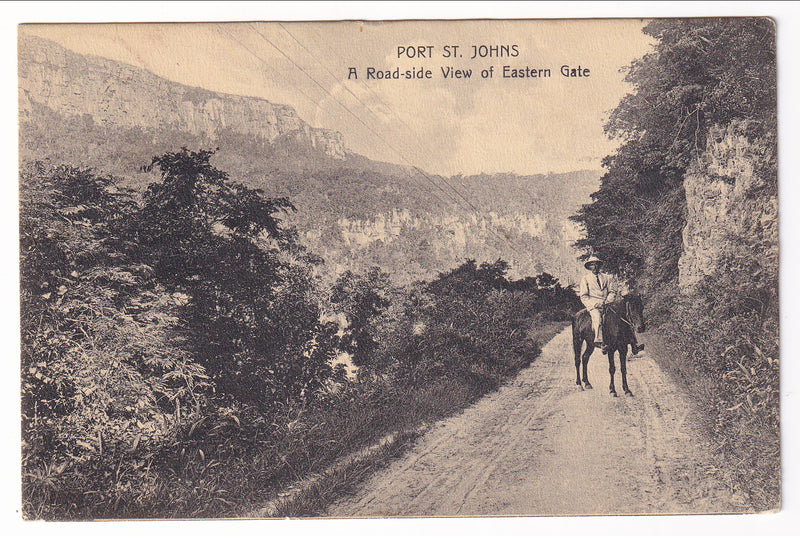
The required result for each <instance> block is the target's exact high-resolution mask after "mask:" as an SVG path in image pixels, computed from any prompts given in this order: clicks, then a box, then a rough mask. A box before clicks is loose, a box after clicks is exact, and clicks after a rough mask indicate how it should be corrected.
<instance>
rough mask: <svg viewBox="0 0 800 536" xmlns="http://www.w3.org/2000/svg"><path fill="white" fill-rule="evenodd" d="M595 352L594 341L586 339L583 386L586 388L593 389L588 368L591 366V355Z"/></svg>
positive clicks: (583, 359)
mask: <svg viewBox="0 0 800 536" xmlns="http://www.w3.org/2000/svg"><path fill="white" fill-rule="evenodd" d="M592 352H594V341H586V350H585V351H584V352H583V358H582V361H583V386H584V387H585V388H586V389H591V388H592V384H591V383H589V375H588V374H587V373H586V368H587V367H588V366H589V357H591V355H592Z"/></svg>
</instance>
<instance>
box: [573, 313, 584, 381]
mask: <svg viewBox="0 0 800 536" xmlns="http://www.w3.org/2000/svg"><path fill="white" fill-rule="evenodd" d="M581 346H583V340H582V339H581V336H580V333H577V332H576V330H575V324H574V322H573V324H572V350H573V352H574V353H575V378H576V379H575V384H576V385H577V386H578V387H580V388H581V390H583V386H581Z"/></svg>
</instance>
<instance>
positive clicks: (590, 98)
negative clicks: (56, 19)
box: [20, 19, 652, 175]
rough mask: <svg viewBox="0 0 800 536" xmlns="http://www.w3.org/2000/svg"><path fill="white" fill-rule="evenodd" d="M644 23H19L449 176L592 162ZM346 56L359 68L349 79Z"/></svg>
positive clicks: (644, 41) (603, 147) (610, 146)
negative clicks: (284, 109)
mask: <svg viewBox="0 0 800 536" xmlns="http://www.w3.org/2000/svg"><path fill="white" fill-rule="evenodd" d="M644 24H645V22H644V21H643V20H642V19H608V20H560V21H559V20H551V21H541V20H540V21H534V20H516V21H488V20H483V21H435V22H431V21H427V22H423V21H394V22H317V23H303V22H286V23H227V24H219V23H194V24H157V23H156V24H92V25H87V24H83V25H74V24H68V25H30V26H22V27H21V29H20V31H21V32H23V33H29V34H33V35H38V36H40V37H45V38H47V39H51V40H53V41H56V42H57V43H59V44H61V45H63V46H65V47H66V48H69V49H71V50H73V51H75V52H78V53H82V54H92V55H97V56H102V57H106V58H109V59H113V60H117V61H121V62H124V63H128V64H131V65H135V66H139V67H142V68H145V69H147V70H149V71H151V72H152V73H154V74H156V75H159V76H162V77H164V78H167V79H169V80H173V81H175V82H179V83H182V84H187V85H191V86H198V87H202V88H206V89H209V90H212V91H218V92H224V93H232V94H238V95H248V96H255V97H261V98H264V99H267V100H269V101H271V102H275V103H282V104H289V105H291V106H292V107H294V108H295V109H296V110H297V111H298V113H299V114H300V116H301V117H302V118H303V119H304V120H305V121H306V122H308V123H309V124H311V125H313V126H315V127H322V128H328V129H332V130H337V131H339V132H341V133H342V135H343V136H344V141H345V144H346V146H347V147H348V148H349V149H351V150H352V151H354V152H356V153H360V154H363V155H365V156H368V157H370V158H373V159H376V160H383V161H388V162H393V163H397V164H404V165H413V166H417V167H419V168H421V169H423V170H426V171H428V172H432V173H439V174H443V175H454V174H458V173H463V174H474V173H481V172H515V173H520V174H533V173H546V172H565V171H574V170H579V169H600V160H601V159H602V157H603V156H605V155H607V154H609V153H610V152H612V151H613V150H614V147H615V143H614V142H613V141H612V140H608V138H607V137H606V135H605V134H604V132H603V124H604V122H605V118H606V117H607V114H608V112H609V111H610V110H612V109H613V108H614V107H615V106H616V105H617V103H618V102H619V100H620V99H621V98H622V97H623V95H624V94H625V93H626V92H629V91H630V90H631V88H630V87H629V86H628V84H626V83H625V82H624V81H623V78H624V72H622V69H623V68H624V67H625V66H627V65H629V64H630V62H631V61H633V60H635V59H636V58H638V57H641V56H642V55H643V54H645V53H647V52H648V50H650V48H651V45H652V41H651V40H650V39H649V38H648V37H647V36H645V35H644V34H643V33H642V32H641V29H642V27H643V26H644ZM454 45H455V46H458V47H459V48H458V51H457V52H456V53H455V54H454V53H453V49H452V48H450V49H449V50H450V57H444V55H445V54H446V53H447V52H446V49H445V48H444V47H445V46H448V47H452V46H454ZM473 45H475V46H478V47H480V46H481V45H483V46H485V47H492V46H497V47H500V46H502V45H506V46H507V47H508V50H509V52H511V53H513V51H514V50H516V54H515V56H514V57H511V56H505V55H503V56H502V57H483V58H481V57H480V56H478V57H476V58H474V59H473V58H472V56H473V54H474V51H473V48H472V47H473ZM512 45H515V47H512ZM399 47H404V49H400V48H399ZM419 47H424V57H421V54H420V52H419V50H420V49H419ZM428 47H431V48H428ZM408 50H413V51H414V52H413V53H411V52H407V51H408ZM484 50H485V49H484ZM500 50H502V49H500ZM456 54H459V55H460V56H459V57H453V56H455V55H456ZM409 56H414V57H409ZM563 65H567V66H569V68H570V69H577V68H578V67H580V68H581V71H580V73H581V74H586V71H585V69H588V70H589V71H588V75H589V76H580V77H565V76H563V75H562V74H561V73H560V69H561V67H562V66H563ZM504 66H509V68H517V69H519V68H521V69H524V68H525V67H529V68H536V69H549V70H550V77H547V78H541V77H539V78H504V77H503V72H502V69H503V67H504ZM351 67H352V68H355V69H356V73H357V74H358V79H355V77H352V76H350V78H349V79H348V76H349V74H350V68H351ZM368 67H373V68H375V70H376V71H385V70H390V71H393V70H394V69H395V68H399V69H400V70H401V71H402V72H404V71H406V70H409V69H423V70H430V71H431V78H430V79H423V80H403V79H401V80H393V79H392V80H386V79H383V80H379V79H368V78H367V72H366V70H367V68H368ZM447 67H452V68H453V69H461V70H466V69H470V70H471V71H472V76H471V78H469V79H464V78H458V79H456V78H444V77H443V75H442V71H441V69H442V68H447ZM489 68H492V69H493V72H492V74H491V76H488V75H487V77H486V78H483V77H482V76H481V71H483V70H485V69H489Z"/></svg>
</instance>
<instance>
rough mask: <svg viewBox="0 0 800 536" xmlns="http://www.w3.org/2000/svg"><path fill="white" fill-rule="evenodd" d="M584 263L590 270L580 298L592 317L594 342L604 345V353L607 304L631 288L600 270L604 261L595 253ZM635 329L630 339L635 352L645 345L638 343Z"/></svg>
mask: <svg viewBox="0 0 800 536" xmlns="http://www.w3.org/2000/svg"><path fill="white" fill-rule="evenodd" d="M583 265H584V266H585V267H586V269H587V270H588V272H587V273H586V275H584V276H583V279H581V282H580V299H581V302H582V303H583V305H584V307H586V310H587V311H589V315H590V316H591V318H592V330H593V331H594V339H595V340H594V344H595V346H596V347H602V349H603V353H606V350H607V348H606V346H605V344H604V343H603V328H602V325H603V312H604V310H605V306H606V305H608V304H611V303H614V302H615V301H616V300H617V296H618V294H619V295H620V297H621V296H624V295H625V294H627V293H628V291H629V290H628V288H627V286H626V285H623V284H620V282H619V281H618V280H617V279H616V278H615V277H614V276H612V275H610V274H606V273H602V272H601V271H600V268H601V267H602V265H603V261H602V260H600V259H599V258H598V257H596V256H595V255H591V256H590V257H589V258H588V259H587V260H586V262H585V263H583ZM634 331H635V330H631V334H632V339H633V340H631V341H630V344H631V345H632V347H633V348H634V353H637V352H639V351H641V350H642V349H643V348H644V346H641V345H639V344H638V341H637V340H636V335H635V333H634Z"/></svg>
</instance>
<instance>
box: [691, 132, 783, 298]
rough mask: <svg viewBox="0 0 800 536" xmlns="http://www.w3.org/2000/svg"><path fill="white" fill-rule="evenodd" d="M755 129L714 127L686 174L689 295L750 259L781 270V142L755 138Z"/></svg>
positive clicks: (762, 266) (764, 267)
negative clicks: (778, 157)
mask: <svg viewBox="0 0 800 536" xmlns="http://www.w3.org/2000/svg"><path fill="white" fill-rule="evenodd" d="M754 126H755V125H754V124H753V123H751V122H748V121H735V122H733V123H731V124H730V125H728V126H727V127H725V128H722V127H712V128H711V130H710V132H709V135H708V140H707V145H706V150H705V151H704V152H703V154H702V156H701V157H700V158H699V159H698V161H696V162H695V164H693V165H692V166H691V168H690V169H689V170H688V171H687V173H686V178H685V180H684V188H685V191H686V210H687V212H686V227H685V228H684V230H683V254H682V255H681V258H680V261H679V270H680V273H679V284H680V286H681V290H683V291H689V290H691V289H692V288H694V286H695V285H696V284H697V283H698V282H700V281H701V280H702V279H703V278H704V277H706V276H714V275H715V274H717V273H718V271H719V270H721V269H723V268H724V269H730V268H731V266H732V265H733V264H736V263H737V262H739V261H741V260H742V259H744V258H749V259H757V260H758V263H759V265H760V267H761V268H763V269H767V270H774V269H775V267H777V266H778V196H777V171H776V154H775V140H774V139H771V138H764V137H761V136H757V135H752V134H751V133H752V132H753V131H754ZM756 269H760V268H756Z"/></svg>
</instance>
